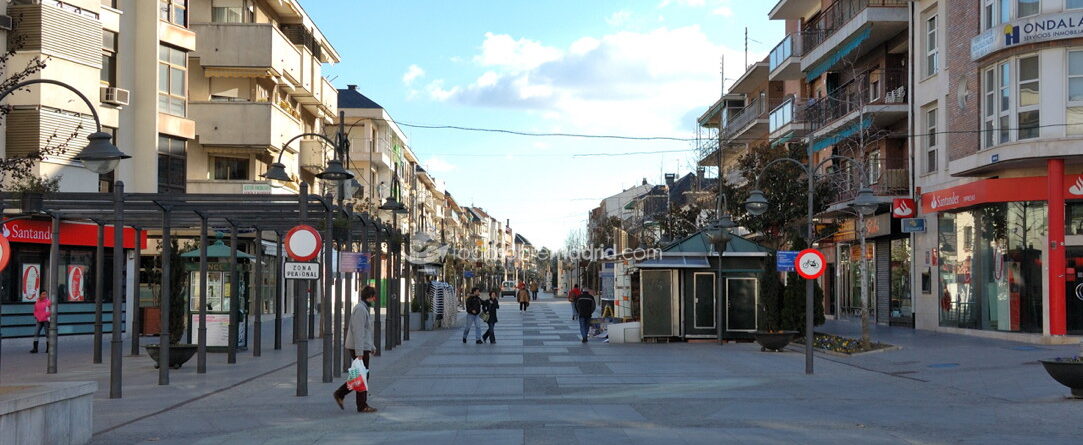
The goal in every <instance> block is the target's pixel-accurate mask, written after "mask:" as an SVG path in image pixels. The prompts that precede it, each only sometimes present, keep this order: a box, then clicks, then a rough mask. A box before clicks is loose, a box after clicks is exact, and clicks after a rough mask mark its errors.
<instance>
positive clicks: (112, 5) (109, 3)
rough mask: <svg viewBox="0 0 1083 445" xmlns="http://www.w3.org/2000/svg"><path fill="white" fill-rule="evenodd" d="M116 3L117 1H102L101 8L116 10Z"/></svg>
mask: <svg viewBox="0 0 1083 445" xmlns="http://www.w3.org/2000/svg"><path fill="white" fill-rule="evenodd" d="M117 3H119V0H102V6H105V7H108V8H113V9H117Z"/></svg>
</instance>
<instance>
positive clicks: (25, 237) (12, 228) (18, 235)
mask: <svg viewBox="0 0 1083 445" xmlns="http://www.w3.org/2000/svg"><path fill="white" fill-rule="evenodd" d="M0 235H3V236H4V237H5V238H7V239H8V241H10V242H13V243H34V244H51V243H52V242H53V225H52V223H51V222H49V221H44V220H26V219H23V220H17V221H9V222H6V223H4V225H3V226H0ZM60 244H61V245H64V246H90V247H93V246H97V245H98V226H97V225H96V224H86V223H75V222H61V223H60ZM105 247H113V226H105ZM139 247H140V248H145V247H147V237H146V233H144V234H143V236H142V237H141V239H140V240H139ZM124 248H125V249H132V248H135V229H132V228H130V227H125V228H124Z"/></svg>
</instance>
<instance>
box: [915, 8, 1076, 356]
mask: <svg viewBox="0 0 1083 445" xmlns="http://www.w3.org/2000/svg"><path fill="white" fill-rule="evenodd" d="M910 26H911V29H912V32H913V35H914V36H915V38H914V39H913V48H914V51H915V54H916V56H915V57H914V71H915V73H918V74H917V76H916V77H915V82H914V84H915V85H914V91H915V93H916V94H915V104H914V107H913V109H912V111H911V121H912V122H913V123H914V130H913V133H914V135H915V137H914V145H915V147H919V149H916V150H915V151H916V152H917V156H916V158H917V159H918V162H917V163H916V164H915V165H916V166H917V167H918V168H920V174H918V175H917V186H918V188H919V190H920V212H921V217H922V218H923V219H924V220H925V222H926V224H927V226H926V231H925V232H923V233H920V234H918V235H917V236H916V237H915V251H916V258H917V259H918V262H917V264H916V267H915V270H914V273H913V286H914V288H915V289H918V290H919V292H917V293H916V296H917V298H916V305H915V310H916V313H917V324H918V327H919V328H922V329H930V330H939V331H950V332H960V333H968V334H973V335H983V336H996V337H1001V338H1011V339H1028V340H1034V341H1041V342H1059V341H1064V340H1065V337H1063V336H1064V335H1066V334H1071V335H1079V334H1083V300H1081V299H1080V295H1083V284H1081V283H1083V275H1081V274H1080V271H1081V268H1083V153H1081V152H1080V150H1079V148H1078V147H1079V143H1080V139H1081V138H1083V125H1080V122H1081V119H1080V116H1083V107H1081V106H1079V104H1081V103H1083V81H1081V80H1080V79H1083V1H1077V0H958V1H955V0H953V1H950V2H948V1H943V0H940V1H918V2H914V7H913V10H912V14H911V22H910Z"/></svg>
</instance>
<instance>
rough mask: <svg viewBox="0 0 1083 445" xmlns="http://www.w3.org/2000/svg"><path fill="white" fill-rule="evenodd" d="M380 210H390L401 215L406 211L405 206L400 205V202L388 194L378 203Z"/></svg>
mask: <svg viewBox="0 0 1083 445" xmlns="http://www.w3.org/2000/svg"><path fill="white" fill-rule="evenodd" d="M380 210H390V211H392V212H395V213H399V214H400V215H401V214H402V213H405V212H406V206H404V205H402V203H401V202H398V201H396V200H395V198H392V197H390V196H388V197H387V200H386V201H384V203H383V204H382V205H380ZM400 211H401V212H400Z"/></svg>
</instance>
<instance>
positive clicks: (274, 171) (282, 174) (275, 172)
mask: <svg viewBox="0 0 1083 445" xmlns="http://www.w3.org/2000/svg"><path fill="white" fill-rule="evenodd" d="M260 176H263V177H264V178H267V179H273V180H275V181H282V182H292V181H293V178H290V175H289V173H286V165H285V164H283V163H281V162H275V163H272V164H271V166H270V168H268V169H267V173H264V174H262V175H260Z"/></svg>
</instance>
